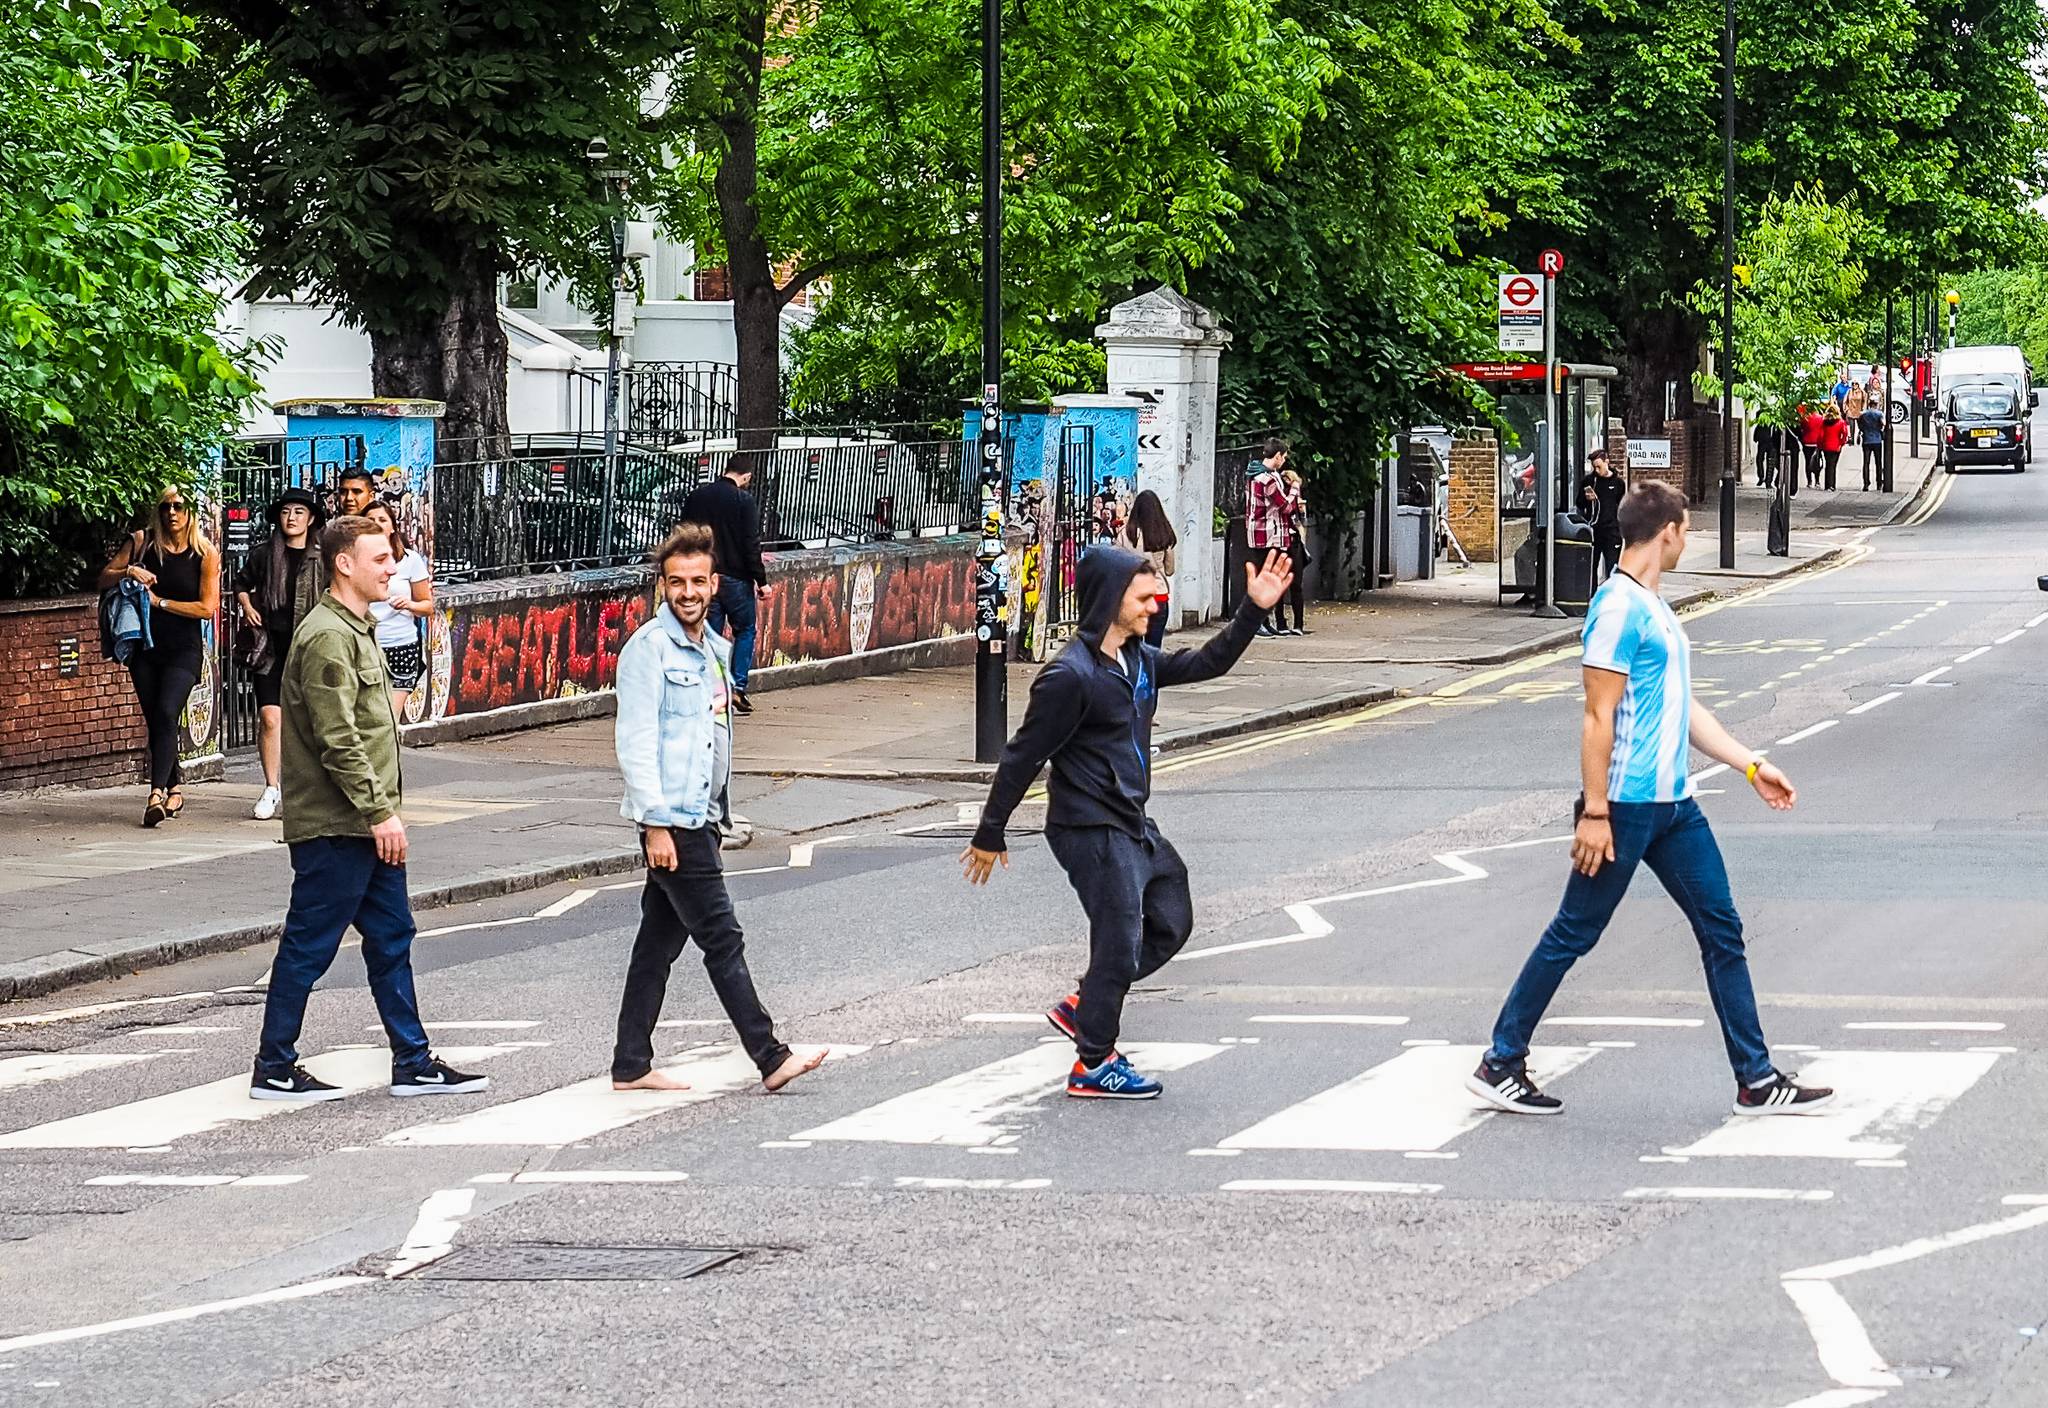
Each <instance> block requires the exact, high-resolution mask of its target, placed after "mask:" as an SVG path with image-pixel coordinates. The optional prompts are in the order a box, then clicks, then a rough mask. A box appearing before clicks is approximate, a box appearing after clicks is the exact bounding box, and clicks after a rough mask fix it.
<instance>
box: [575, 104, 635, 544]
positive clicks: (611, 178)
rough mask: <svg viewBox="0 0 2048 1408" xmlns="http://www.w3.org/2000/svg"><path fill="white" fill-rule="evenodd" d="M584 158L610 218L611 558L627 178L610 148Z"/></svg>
mask: <svg viewBox="0 0 2048 1408" xmlns="http://www.w3.org/2000/svg"><path fill="white" fill-rule="evenodd" d="M583 155H584V156H585V157H586V158H587V159H588V160H589V162H590V164H591V165H592V166H593V167H595V168H596V169H597V179H598V180H599V181H601V182H603V183H604V198H605V204H606V206H607V207H609V208H610V210H611V214H612V218H611V221H610V228H611V246H612V280H611V295H612V296H611V306H610V307H608V308H606V309H605V366H604V503H603V507H602V508H601V510H600V516H599V518H598V523H599V527H598V530H597V532H598V556H599V557H601V558H604V559H607V560H609V559H610V557H611V555H612V498H613V494H614V491H615V490H616V487H617V484H618V477H619V296H620V294H621V293H623V292H624V291H625V288H626V177H627V173H626V171H625V169H624V168H623V167H618V166H613V165H612V164H611V157H612V149H611V144H610V143H608V142H606V141H605V139H604V138H602V137H592V138H591V139H590V145H589V146H587V147H585V148H584V149H583Z"/></svg>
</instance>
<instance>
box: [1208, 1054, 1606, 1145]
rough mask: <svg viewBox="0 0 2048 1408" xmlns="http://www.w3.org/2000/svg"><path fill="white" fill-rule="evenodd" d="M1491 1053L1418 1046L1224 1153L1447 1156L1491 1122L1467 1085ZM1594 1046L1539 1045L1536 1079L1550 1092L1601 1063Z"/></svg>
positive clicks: (1259, 1127)
mask: <svg viewBox="0 0 2048 1408" xmlns="http://www.w3.org/2000/svg"><path fill="white" fill-rule="evenodd" d="M1485 1054H1486V1048H1485V1047H1484V1046H1411V1047H1409V1048H1408V1049H1407V1050H1405V1051H1403V1052H1402V1053H1401V1054H1400V1055H1399V1056H1396V1057H1394V1058H1393V1059H1392V1060H1391V1061H1383V1062H1381V1063H1380V1064H1379V1065H1377V1066H1374V1067H1373V1068H1372V1069H1371V1070H1369V1071H1366V1072H1364V1073H1363V1074H1360V1075H1356V1076H1353V1077H1352V1078H1351V1079H1350V1080H1347V1081H1345V1082H1344V1083H1343V1084H1342V1085H1334V1086H1331V1087H1330V1088H1329V1089H1328V1090H1325V1091H1323V1092H1322V1093H1321V1094H1318V1095H1311V1096H1310V1097H1309V1098H1308V1099H1306V1100H1303V1101H1300V1102H1299V1103H1297V1104H1293V1105H1289V1106H1288V1107H1287V1108H1286V1109H1284V1110H1281V1111H1279V1112H1278V1113H1276V1114H1273V1115H1269V1116H1268V1117H1267V1118H1265V1119H1263V1120H1260V1121H1259V1122H1258V1123H1257V1124H1255V1125H1253V1126H1252V1127H1251V1128H1249V1129H1246V1130H1242V1131H1240V1132H1239V1133H1237V1134H1233V1135H1231V1136H1230V1137H1229V1138H1228V1139H1225V1140H1223V1141H1221V1143H1220V1145H1219V1146H1218V1147H1220V1148H1224V1149H1356V1150H1368V1149H1386V1150H1403V1151H1405V1150H1410V1149H1441V1148H1442V1147H1443V1146H1444V1145H1446V1144H1448V1143H1450V1142H1451V1141H1452V1140H1453V1139H1456V1138H1457V1137H1458V1136H1459V1135H1461V1134H1464V1133H1466V1132H1467V1131H1469V1130H1473V1129H1477V1128H1478V1127H1479V1126H1480V1125H1481V1124H1483V1123H1484V1122H1485V1121H1486V1117H1487V1116H1488V1115H1492V1114H1496V1113H1499V1112H1498V1111H1496V1110H1494V1109H1492V1108H1491V1107H1489V1106H1486V1105H1482V1104H1480V1103H1479V1100H1478V1097H1476V1096H1474V1095H1472V1094H1471V1093H1470V1092H1468V1091H1467V1090H1466V1089H1465V1087H1464V1080H1465V1077H1466V1076H1467V1075H1469V1074H1470V1073H1471V1072H1472V1071H1473V1069H1474V1068H1475V1067H1477V1066H1478V1064H1479V1058H1480V1057H1481V1056H1483V1055H1485ZM1598 1054H1599V1052H1598V1051H1597V1050H1596V1049H1595V1048H1593V1047H1590V1046H1539V1047H1535V1048H1533V1049H1532V1050H1531V1051H1530V1052H1529V1074H1530V1076H1531V1078H1533V1079H1534V1080H1535V1082H1536V1083H1537V1084H1538V1085H1548V1084H1549V1083H1550V1082H1551V1081H1553V1080H1556V1079H1557V1078H1558V1077H1559V1076H1561V1075H1564V1074H1565V1073H1566V1072H1568V1071H1572V1070H1576V1069H1577V1068H1578V1067H1580V1066H1583V1065H1584V1064H1585V1063H1586V1062H1588V1061H1590V1060H1592V1059H1593V1057H1595V1056H1597V1055H1598Z"/></svg>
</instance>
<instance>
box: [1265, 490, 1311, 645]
mask: <svg viewBox="0 0 2048 1408" xmlns="http://www.w3.org/2000/svg"><path fill="white" fill-rule="evenodd" d="M1280 482H1281V483H1282V484H1283V485H1285V486H1286V490H1287V498H1286V501H1285V505H1284V511H1285V513H1286V516H1287V556H1288V559H1289V562H1290V563H1291V566H1292V570H1293V573H1294V583H1293V585H1292V586H1290V587H1288V589H1287V595H1286V596H1285V597H1283V598H1282V599H1281V600H1279V601H1276V602H1274V603H1273V634H1274V635H1276V636H1305V635H1307V634H1308V627H1307V625H1306V624H1305V623H1304V621H1305V618H1304V617H1303V614H1302V594H1303V592H1304V591H1305V590H1306V588H1305V587H1304V585H1303V584H1304V583H1305V582H1306V581H1307V580H1308V563H1309V555H1308V499H1307V497H1306V496H1305V495H1304V494H1303V493H1302V491H1301V476H1300V475H1299V474H1297V473H1295V472H1294V471H1293V470H1291V469H1283V470H1281V471H1280ZM1290 606H1292V607H1293V608H1294V624H1293V625H1292V626H1290V625H1288V624H1287V608H1288V607H1290Z"/></svg>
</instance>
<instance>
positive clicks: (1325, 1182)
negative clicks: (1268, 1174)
mask: <svg viewBox="0 0 2048 1408" xmlns="http://www.w3.org/2000/svg"><path fill="white" fill-rule="evenodd" d="M1222 1191H1223V1192H1225V1193H1400V1194H1406V1195H1409V1196H1420V1195H1422V1194H1424V1193H1441V1192H1443V1191H1444V1185H1443V1184H1441V1183H1379V1182H1374V1181H1372V1180H1369V1179H1362V1178H1238V1179H1233V1180H1232V1181H1230V1182H1229V1183H1226V1184H1224V1185H1223V1188H1222Z"/></svg>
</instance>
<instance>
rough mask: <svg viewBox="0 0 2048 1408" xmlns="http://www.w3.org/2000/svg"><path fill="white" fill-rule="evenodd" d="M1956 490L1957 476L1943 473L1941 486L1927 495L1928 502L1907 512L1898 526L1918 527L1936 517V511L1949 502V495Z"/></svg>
mask: <svg viewBox="0 0 2048 1408" xmlns="http://www.w3.org/2000/svg"><path fill="white" fill-rule="evenodd" d="M1955 491H1956V476H1955V475H1953V474H1948V473H1943V474H1942V476H1941V485H1940V487H1938V488H1937V489H1935V491H1934V492H1933V493H1931V494H1929V495H1928V496H1927V502H1926V503H1924V504H1922V505H1920V507H1918V508H1916V509H1914V510H1913V511H1912V512H1911V513H1909V514H1907V515H1906V516H1905V517H1904V518H1902V519H1900V520H1899V523H1898V526H1899V527H1901V528H1918V527H1919V526H1920V525H1921V524H1923V523H1925V522H1926V521H1927V520H1928V519H1930V518H1932V517H1934V515H1935V514H1936V513H1938V512H1940V511H1941V506H1942V505H1943V504H1945V503H1947V502H1948V496H1949V495H1950V494H1953V493H1954V492H1955Z"/></svg>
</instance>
